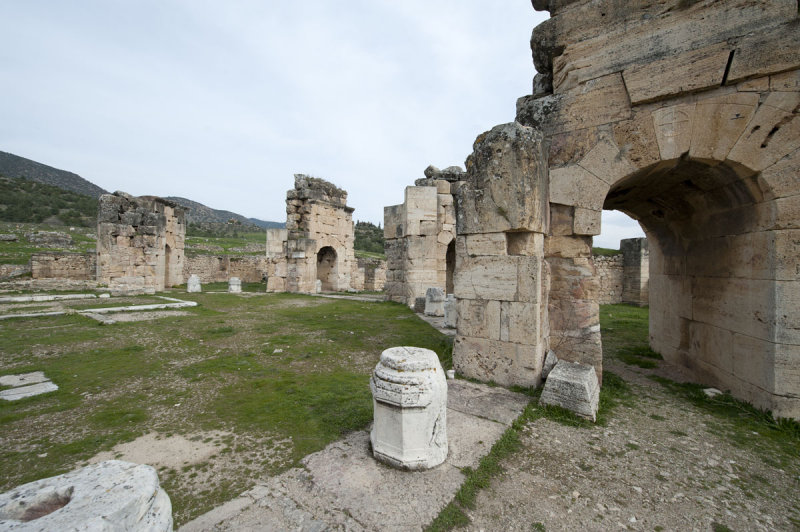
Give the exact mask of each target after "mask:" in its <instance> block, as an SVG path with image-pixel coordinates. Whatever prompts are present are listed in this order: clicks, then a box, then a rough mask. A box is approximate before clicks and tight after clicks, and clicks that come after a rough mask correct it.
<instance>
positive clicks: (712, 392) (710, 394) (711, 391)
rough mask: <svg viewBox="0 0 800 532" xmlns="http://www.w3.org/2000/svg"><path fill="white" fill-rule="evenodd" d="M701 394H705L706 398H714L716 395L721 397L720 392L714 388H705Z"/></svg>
mask: <svg viewBox="0 0 800 532" xmlns="http://www.w3.org/2000/svg"><path fill="white" fill-rule="evenodd" d="M703 393H704V394H706V397H708V398H714V397H716V396H718V395H722V392H721V391H720V390H717V389H716V388H705V389H703Z"/></svg>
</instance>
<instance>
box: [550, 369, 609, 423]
mask: <svg viewBox="0 0 800 532" xmlns="http://www.w3.org/2000/svg"><path fill="white" fill-rule="evenodd" d="M599 402H600V385H599V383H598V382H597V373H595V371H594V368H593V367H592V366H588V365H585V364H577V363H573V362H567V361H564V360H560V361H558V363H557V364H556V365H555V367H554V368H553V370H552V371H551V372H550V374H549V375H548V376H547V381H546V382H545V385H544V390H542V395H541V397H540V398H539V404H543V405H556V406H560V407H562V408H566V409H567V410H569V411H571V412H574V413H575V414H577V415H579V416H581V417H584V418H586V419H591V420H592V421H596V420H597V406H598V404H599Z"/></svg>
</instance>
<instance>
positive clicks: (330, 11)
mask: <svg viewBox="0 0 800 532" xmlns="http://www.w3.org/2000/svg"><path fill="white" fill-rule="evenodd" d="M546 15H547V14H546V13H538V12H536V11H534V10H533V8H532V7H531V3H530V2H529V1H527V0H340V1H338V2H335V1H332V0H328V1H324V0H305V1H303V2H279V1H276V0H253V1H249V0H228V1H225V2H218V1H215V2H211V1H204V0H157V1H156V0H136V1H132V0H94V1H92V0H75V1H62V0H50V1H44V0H23V1H4V0H0V150H2V151H7V152H11V153H14V154H16V155H20V156H23V157H27V158H29V159H33V160H36V161H38V162H41V163H44V164H48V165H50V166H54V167H56V168H61V169H64V170H69V171H72V172H75V173H78V174H80V175H81V176H83V177H84V178H86V179H88V180H89V181H91V182H93V183H95V184H97V185H99V186H101V187H103V188H105V189H107V190H110V191H114V190H123V191H125V192H128V193H131V194H134V195H148V194H150V195H159V196H183V197H187V198H190V199H192V200H195V201H199V202H201V203H204V204H206V205H208V206H210V207H213V208H216V209H226V210H230V211H234V212H237V213H240V214H243V215H245V216H252V217H256V218H261V219H264V220H273V221H285V218H286V214H285V210H284V208H285V204H284V200H285V194H286V190H287V189H289V188H291V187H292V186H293V184H294V180H293V174H295V173H306V174H310V175H313V176H316V177H321V178H324V179H327V180H329V181H331V182H333V183H335V184H336V185H338V186H339V187H341V188H344V189H345V190H347V191H348V193H349V195H348V204H349V205H350V206H352V207H354V208H355V213H354V219H358V220H367V221H371V222H373V223H379V222H382V221H383V207H384V206H385V205H393V204H397V203H401V202H402V200H403V189H404V188H405V186H406V185H411V184H413V182H414V180H415V179H417V178H420V177H423V170H424V169H425V167H427V166H428V164H434V165H436V166H439V167H440V168H444V167H446V166H450V165H459V166H463V164H464V159H465V158H466V156H467V155H468V154H469V153H470V152H471V151H472V142H473V141H474V139H475V137H476V136H477V135H479V134H480V133H481V132H483V131H486V130H488V129H490V128H491V127H493V126H494V125H496V124H501V123H505V122H510V121H512V120H514V114H515V109H514V107H515V103H516V99H517V98H518V97H519V96H522V95H525V94H529V93H530V90H531V80H532V77H533V75H534V74H535V70H534V68H533V64H532V61H531V53H530V48H529V44H528V41H529V39H530V33H531V30H532V29H533V27H534V26H535V25H536V24H538V23H539V22H541V21H542V20H544V18H545V17H546ZM615 214H617V216H612V217H610V218H609V217H604V227H603V233H604V234H603V237H600V238H596V239H595V244H596V245H601V246H605V247H617V245H618V241H619V239H620V238H626V237H629V236H637V235H639V234H640V233H641V231H640V230H639V228H638V226H636V224H635V223H632V221H630V219H628V218H627V217H624V215H620V214H619V213H615Z"/></svg>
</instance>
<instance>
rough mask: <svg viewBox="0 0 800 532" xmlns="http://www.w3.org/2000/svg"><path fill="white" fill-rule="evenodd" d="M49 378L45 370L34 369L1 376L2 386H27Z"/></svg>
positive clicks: (0, 383) (0, 384)
mask: <svg viewBox="0 0 800 532" xmlns="http://www.w3.org/2000/svg"><path fill="white" fill-rule="evenodd" d="M47 380H50V379H48V378H47V377H45V376H44V371H32V372H31V373H20V374H18V375H3V376H0V386H25V385H27V384H36V383H38V382H44V381H47Z"/></svg>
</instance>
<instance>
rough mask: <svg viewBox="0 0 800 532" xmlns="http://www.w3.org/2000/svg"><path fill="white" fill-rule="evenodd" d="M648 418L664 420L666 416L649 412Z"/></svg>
mask: <svg viewBox="0 0 800 532" xmlns="http://www.w3.org/2000/svg"><path fill="white" fill-rule="evenodd" d="M650 419H655V420H656V421H666V420H667V418H665V417H664V416H659V415H658V414H650Z"/></svg>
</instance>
